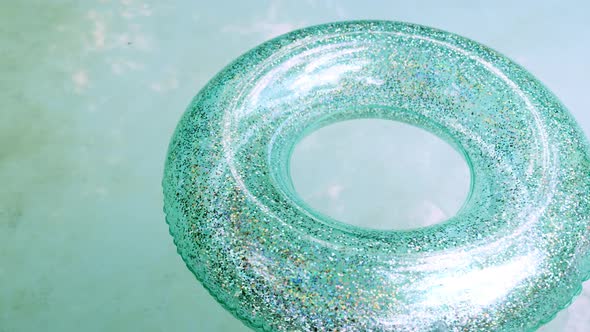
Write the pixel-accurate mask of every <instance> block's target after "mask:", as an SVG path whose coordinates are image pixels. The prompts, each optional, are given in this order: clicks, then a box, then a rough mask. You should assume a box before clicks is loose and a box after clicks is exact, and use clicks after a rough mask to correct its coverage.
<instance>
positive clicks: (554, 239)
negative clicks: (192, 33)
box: [163, 21, 590, 331]
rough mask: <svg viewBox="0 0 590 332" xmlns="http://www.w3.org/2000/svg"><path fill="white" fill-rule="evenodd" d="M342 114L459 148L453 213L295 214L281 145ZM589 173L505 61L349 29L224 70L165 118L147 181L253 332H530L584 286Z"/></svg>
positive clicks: (391, 25)
mask: <svg viewBox="0 0 590 332" xmlns="http://www.w3.org/2000/svg"><path fill="white" fill-rule="evenodd" d="M357 118H381V119H390V120H396V121H402V122H405V123H409V124H412V125H415V126H418V127H420V128H424V129H426V130H428V131H430V132H432V133H434V134H436V135H438V136H439V137H441V138H442V139H444V140H446V141H447V142H448V143H449V144H451V145H452V146H453V147H454V148H455V149H457V151H459V152H460V153H461V154H462V155H463V156H464V158H465V160H466V161H467V163H468V165H469V167H470V170H471V190H470V193H469V197H468V199H467V201H466V202H465V204H464V206H463V208H462V209H461V210H460V211H459V212H458V213H457V214H456V215H455V216H453V217H451V218H450V219H448V220H446V221H445V222H443V223H440V224H436V225H432V226H428V227H423V228H416V229H412V230H404V231H396V230H372V229H365V228H361V227H357V226H352V225H347V224H344V223H341V222H339V221H337V220H333V219H331V218H329V217H327V216H325V215H322V214H320V213H318V212H316V211H314V210H313V209H311V208H310V207H309V206H307V205H306V204H305V203H304V202H303V201H302V199H301V198H300V197H298V195H297V194H296V193H295V190H294V188H293V185H292V182H291V179H290V177H289V160H290V155H291V152H292V150H293V147H294V146H295V144H297V142H299V141H300V140H301V138H302V137H304V136H305V135H306V134H308V133H310V132H311V131H313V130H315V129H318V128H320V127H322V126H326V125H328V124H332V123H334V122H337V121H342V120H349V119H357ZM433 167H436V165H433ZM588 174H590V158H589V149H588V143H587V140H586V138H585V137H584V135H583V133H582V132H581V130H580V129H579V128H578V126H577V124H576V123H575V121H574V120H573V118H572V117H571V116H570V114H569V113H568V112H567V110H565V108H564V107H563V105H562V104H561V103H560V102H559V101H558V100H557V99H556V97H555V96H554V95H553V94H552V93H551V92H549V91H548V90H547V89H546V88H545V87H544V86H543V85H542V84H541V83H539V81H537V80H536V79H535V78H534V77H532V75H531V74H529V73H528V72H527V71H526V70H524V69H523V68H521V67H520V66H518V65H516V64H515V63H513V62H512V61H510V60H509V59H507V58H506V57H504V56H502V55H500V54H498V53H497V52H495V51H493V50H490V49H489V48H487V47H485V46H482V45H480V44H478V43H476V42H473V41H471V40H468V39H465V38H463V37H460V36H457V35H454V34H451V33H448V32H443V31H440V30H435V29H432V28H427V27H423V26H418V25H413V24H407V23H399V22H387V21H357V22H341V23H333V24H326V25H321V26H314V27H310V28H305V29H302V30H297V31H294V32H291V33H288V34H286V35H283V36H280V37H278V38H275V39H273V40H271V41H268V42H266V43H264V44H262V45H260V46H258V47H256V48H254V49H253V50H251V51H249V52H247V53H246V54H244V55H243V56H241V57H240V58H238V59H237V60H235V61H234V62H233V63H231V64H230V65H229V66H227V67H226V68H225V69H223V70H222V71H221V72H220V73H219V74H218V75H217V76H216V77H215V78H213V79H212V80H211V81H210V82H209V83H208V84H207V85H206V86H205V87H204V88H203V89H202V90H201V91H200V92H199V94H198V95H197V96H196V97H195V98H194V100H193V101H192V103H191V104H190V106H189V108H188V109H187V111H186V112H185V114H184V116H183V117H182V119H181V121H180V123H179V124H178V127H177V129H176V132H175V133H174V136H173V138H172V141H171V143H170V147H169V152H168V156H167V160H166V167H165V174H164V180H163V186H164V196H165V212H166V215H167V222H168V223H169V226H170V233H171V234H172V236H173V237H174V242H175V244H176V245H177V248H178V252H179V254H180V255H181V256H182V258H183V259H184V261H185V263H186V264H187V266H188V268H189V269H190V270H191V271H192V272H193V273H194V274H195V276H196V277H197V278H198V280H199V281H201V282H202V284H203V285H204V286H205V287H206V288H207V289H208V290H209V291H210V293H211V294H212V295H213V296H214V297H215V298H216V299H217V300H218V301H219V302H220V303H221V304H222V305H223V306H225V308H227V309H228V310H229V311H231V312H232V313H233V314H234V315H235V316H236V317H238V318H239V319H241V320H242V321H244V322H245V323H246V324H248V325H249V326H251V327H252V328H255V329H257V330H263V331H293V330H296V331H318V330H321V331H323V330H329V331H332V330H339V331H531V330H535V329H536V328H538V327H539V326H540V325H542V324H544V323H546V322H548V321H549V320H550V319H551V318H552V317H553V316H554V315H555V314H556V313H557V312H558V311H559V310H561V309H563V308H564V307H566V306H567V305H568V304H569V303H570V302H571V301H572V299H573V297H574V296H576V295H577V294H578V293H579V292H580V290H581V283H582V282H583V281H584V280H586V279H588V275H589V270H590V259H589V257H588V254H589V249H590V246H589V240H588V236H589V234H590V231H589V227H590V221H589V216H590V195H589V193H590V177H589V176H588Z"/></svg>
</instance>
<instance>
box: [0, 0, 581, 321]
mask: <svg viewBox="0 0 590 332" xmlns="http://www.w3.org/2000/svg"><path fill="white" fill-rule="evenodd" d="M533 4H534V5H533ZM0 6H1V10H0V22H2V23H0V40H2V47H1V48H0V68H1V69H2V75H1V76H0V100H1V101H2V106H3V107H2V110H1V111H0V183H2V186H0V331H2V332H5V331H68V330H84V331H104V330H113V331H136V330H144V331H161V330H173V331H246V330H247V329H246V328H245V327H243V326H242V324H241V323H240V322H238V321H237V320H236V319H234V318H233V317H232V316H231V315H229V314H228V313H226V312H225V311H224V310H223V309H222V308H221V307H220V306H219V305H218V304H217V303H216V302H215V301H214V300H213V299H212V298H211V297H210V296H209V295H208V294H207V293H206V291H204V290H203V288H202V287H201V286H200V285H199V284H198V283H196V281H195V280H194V277H193V276H192V275H191V274H190V272H189V271H188V270H187V269H186V268H185V266H184V264H183V263H182V261H181V259H180V257H179V256H178V255H177V254H176V252H175V248H174V247H173V245H172V240H171V237H170V236H169V235H168V231H167V227H166V224H165V223H164V220H163V215H162V212H161V206H162V195H161V189H160V181H161V174H162V167H163V160H164V156H165V153H166V148H167V144H168V140H169V138H170V136H171V134H172V131H173V129H174V126H175V125H176V122H177V121H178V119H179V117H180V115H181V113H182V112H183V110H184V108H185V107H186V105H187V104H188V102H189V101H190V99H191V98H192V96H193V95H194V94H195V93H196V92H197V91H198V90H199V89H200V88H201V87H202V86H203V85H204V84H205V83H206V82H207V80H208V79H209V78H210V77H212V76H213V75H214V74H215V73H216V72H217V71H218V70H220V69H221V68H222V67H223V66H224V65H226V64H227V63H228V62H229V61H231V60H232V59H233V58H235V57H236V56H238V55H239V54H241V53H242V52H244V51H246V50H247V49H249V48H251V47H253V46H255V45H257V44H258V43H260V42H262V41H264V40H266V39H268V38H270V37H272V36H275V35H277V34H280V33H283V32H286V31H288V30H291V29H294V28H297V27H301V26H305V25H311V24H317V23H322V22H327V21H335V20H345V19H346V20H347V19H360V18H373V19H389V20H402V21H410V22H414V23H420V24H425V25H429V26H434V27H437V28H441V29H445V30H448V31H452V32H455V33H459V34H461V35H464V36H467V37H470V38H472V39H475V40H477V41H480V42H482V43H484V44H487V45H489V46H491V47H493V48H495V49H497V50H498V51H500V52H502V53H504V54H506V55H507V56H509V57H511V58H513V59H515V60H516V61H517V62H519V63H521V64H522V65H524V66H525V67H526V68H527V69H529V70H530V71H531V72H532V73H533V74H535V75H536V76H537V77H538V78H539V79H540V80H541V81H543V82H545V83H546V85H547V86H548V87H549V88H550V89H551V90H553V91H554V92H555V93H556V95H557V96H558V97H559V98H560V99H561V100H562V101H563V102H564V104H565V105H566V106H567V107H568V108H569V109H570V110H571V112H572V113H573V114H574V116H575V117H576V118H577V119H578V121H579V123H580V124H581V126H582V127H583V128H584V130H585V132H586V133H587V134H589V133H590V113H588V109H590V107H589V106H590V101H589V100H588V98H586V94H587V92H586V90H587V84H586V82H587V77H588V74H590V61H589V60H588V59H589V58H588V51H589V49H588V46H587V43H585V42H584V41H586V40H587V36H588V35H589V33H590V25H589V24H588V23H587V20H586V16H587V14H586V13H587V12H588V7H589V5H588V4H586V3H585V2H582V1H577V2H575V1H569V2H561V4H560V5H555V4H551V5H550V4H548V3H547V4H545V2H528V4H520V5H512V4H511V2H509V1H503V2H495V3H494V6H493V7H490V6H484V5H479V4H475V2H472V1H451V2H447V3H446V4H445V6H444V7H443V6H442V5H440V4H439V3H438V2H435V1H417V2H412V3H409V2H391V3H390V2H386V1H366V2H362V4H361V3H360V2H353V1H329V0H325V1H320V0H308V1H298V2H295V1H291V2H287V1H260V2H256V3H254V2H250V3H246V2H238V1H212V2H203V1H176V2H170V3H169V4H165V3H163V2H156V1H133V0H121V1H114V0H111V1H108V0H103V1H98V0H97V1H63V0H54V1H41V0H22V1H14V2H11V3H8V2H7V1H5V3H3V4H1V5H0ZM515 6H518V7H515ZM324 139H328V138H326V137H324ZM373 148H374V151H375V153H376V154H377V153H379V151H380V149H382V147H381V148H380V147H379V146H378V145H375V146H374V147H373ZM450 165H454V166H453V167H462V165H460V164H457V163H454V164H450ZM435 166H438V164H436V165H433V167H435ZM302 167H303V166H302ZM342 172H343V173H342V174H343V176H345V175H346V174H350V173H346V170H342ZM380 172H381V173H382V174H377V175H379V176H387V173H385V172H383V171H380ZM378 173H379V172H378ZM377 175H375V174H368V175H366V176H368V177H370V176H377ZM408 179H411V176H408ZM343 181H344V182H345V180H343ZM392 181H393V180H392ZM396 181H398V180H396ZM396 183H399V182H396ZM339 185H340V186H342V187H346V185H347V184H346V183H340V184H339ZM407 185H408V186H411V185H413V183H411V182H410V180H408V183H407ZM327 189H329V188H327ZM318 190H319V189H318ZM382 190H385V189H382ZM425 190H426V189H423V191H422V194H424V191H425ZM457 190H464V187H462V186H459V187H458V189H457ZM303 191H305V188H304V189H303ZM457 193H458V194H460V192H457ZM436 194H437V193H432V195H433V196H436ZM343 199H346V198H345V197H344V198H343ZM455 203H456V202H455ZM318 204H322V203H321V202H319V203H318ZM324 204H328V203H324ZM339 204H340V205H344V206H347V204H346V201H339ZM441 204H443V205H444V204H448V206H451V205H452V204H454V203H453V202H449V203H444V202H443V203H441ZM334 206H338V204H336V205H334ZM448 206H447V207H448ZM330 208H331V207H330V206H328V205H326V209H327V211H332V212H334V213H338V211H336V210H330ZM589 308H590V290H589V291H586V292H585V293H584V295H583V296H581V297H580V298H578V300H577V301H576V302H575V303H574V305H573V306H572V307H571V308H570V309H568V310H567V311H565V312H563V313H562V314H560V315H559V316H558V317H557V318H556V320H555V321H553V322H552V323H550V324H549V325H548V326H546V327H545V328H544V331H546V332H547V331H586V329H585V327H587V326H590V314H588V313H587V312H588V309H589Z"/></svg>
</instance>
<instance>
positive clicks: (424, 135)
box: [291, 119, 470, 230]
mask: <svg viewBox="0 0 590 332" xmlns="http://www.w3.org/2000/svg"><path fill="white" fill-rule="evenodd" d="M291 177H292V180H293V185H294V186H295V190H296V191H297V193H298V194H299V195H300V196H301V198H302V199H303V200H304V201H305V202H306V203H307V204H309V205H310V206H311V207H312V208H314V209H316V210H317V211H319V212H321V213H323V214H325V215H328V216H330V217H332V218H334V219H336V220H338V221H341V222H345V223H348V224H352V225H357V226H361V227H367V228H373V229H397V230H404V229H412V228H418V227H424V226H428V225H432V224H435V223H438V222H441V221H444V220H447V219H448V218H449V217H451V216H453V215H454V214H455V213H456V212H457V211H458V210H459V209H460V208H461V206H462V205H463V203H464V201H465V199H466V197H467V195H468V193H469V184H470V175H469V167H468V166H467V164H466V162H465V160H464V159H463V157H462V156H461V155H460V154H459V153H458V152H457V151H456V150H455V149H453V148H452V147H451V146H450V145H449V144H448V143H446V142H445V141H443V140H442V139H440V138H438V137H437V136H435V135H433V134H431V133H429V132H427V131H425V130H422V129H419V128H417V127H414V126H411V125H408V124H405V123H401V122H396V121H390V120H379V119H362V120H349V121H342V122H338V123H335V124H332V125H329V126H326V127H323V128H321V129H319V130H317V131H315V132H313V133H311V134H310V135H309V136H307V137H305V138H304V139H303V140H302V141H301V142H299V144H297V146H296V147H295V150H294V152H293V155H292V159H291Z"/></svg>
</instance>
